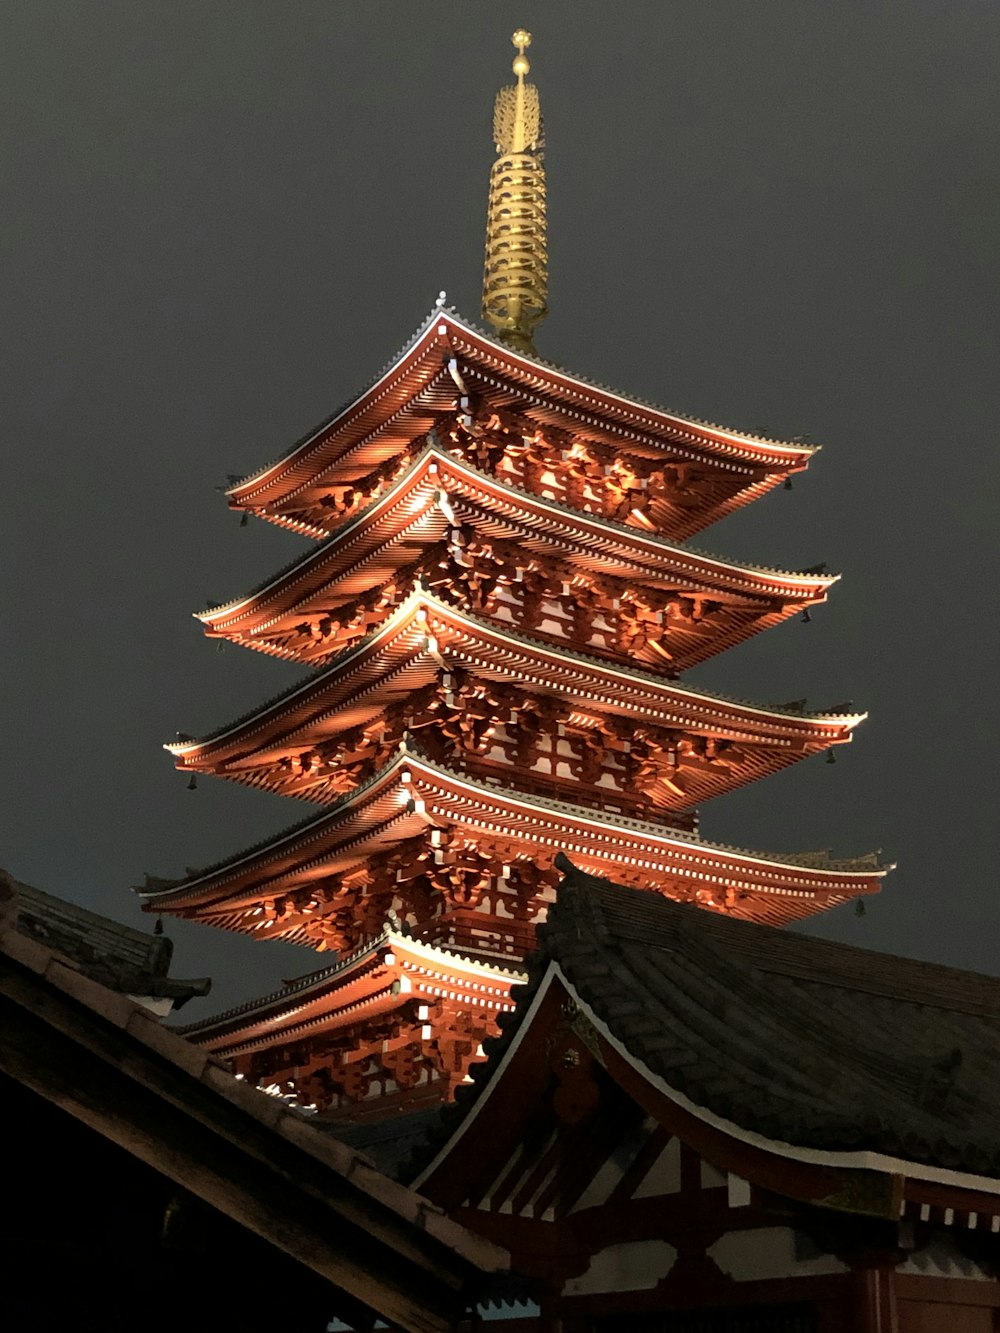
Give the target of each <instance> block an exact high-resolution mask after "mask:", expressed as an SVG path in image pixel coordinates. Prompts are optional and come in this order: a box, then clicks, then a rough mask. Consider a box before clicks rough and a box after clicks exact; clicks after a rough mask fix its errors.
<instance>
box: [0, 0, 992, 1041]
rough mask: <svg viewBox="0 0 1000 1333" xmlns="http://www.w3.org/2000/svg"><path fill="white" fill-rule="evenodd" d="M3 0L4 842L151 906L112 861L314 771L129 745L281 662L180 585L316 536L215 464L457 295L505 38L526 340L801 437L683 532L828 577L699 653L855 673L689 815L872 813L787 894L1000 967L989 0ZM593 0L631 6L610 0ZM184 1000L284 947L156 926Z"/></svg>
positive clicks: (847, 927) (808, 837) (828, 820)
mask: <svg viewBox="0 0 1000 1333" xmlns="http://www.w3.org/2000/svg"><path fill="white" fill-rule="evenodd" d="M610 13H611V7H610V6H609V5H608V4H607V0H599V2H595V0H545V3H540V2H539V0H522V3H520V4H518V5H512V4H509V3H507V2H506V0H492V2H491V3H486V2H485V0H478V2H477V0H438V2H436V3H433V4H431V3H405V4H404V3H401V2H400V3H386V0H382V2H381V3H373V2H371V0H369V3H361V2H360V0H357V2H356V3H349V4H347V3H334V0H325V3H319V2H318V0H317V2H315V3H309V2H307V0H272V3H265V0H238V2H237V0H233V2H232V3H229V2H226V3H223V2H222V0H196V3H178V2H177V0H174V2H173V3H169V4H155V3H151V2H150V0H127V2H125V0H92V2H91V3H76V2H74V0H8V3H7V4H6V5H5V6H4V7H3V12H2V16H0V47H2V49H3V51H4V53H5V58H4V65H5V68H4V71H3V77H2V80H0V88H2V90H3V92H2V95H3V100H4V107H3V112H2V115H0V134H2V136H3V140H4V150H5V151H4V158H5V163H6V165H5V169H4V173H3V179H4V189H5V197H4V199H3V202H2V206H0V228H2V236H3V258H2V265H0V285H2V295H0V309H2V311H3V317H4V320H5V324H6V339H5V349H4V362H5V365H4V374H3V377H2V378H3V384H2V389H0V394H2V399H3V453H4V459H5V473H4V492H5V503H4V519H3V528H2V531H3V547H4V554H3V561H2V567H0V582H2V602H3V607H4V618H3V637H4V643H5V651H4V654H3V660H4V664H5V667H6V672H5V684H4V689H3V692H2V708H3V712H4V718H3V732H2V736H3V763H2V775H3V784H4V785H3V792H2V829H0V864H3V865H5V866H6V867H7V868H9V869H10V870H11V871H12V872H13V873H14V874H15V875H16V876H18V877H19V878H21V879H24V880H27V881H29V882H32V883H35V884H37V885H38V886H39V887H41V888H44V889H46V890H48V891H50V892H53V893H56V894H60V895H62V896H64V897H68V898H72V899H75V900H77V901H80V902H83V903H86V904H87V905H89V906H91V907H94V908H96V909H97V910H99V911H102V912H106V913H108V914H109V915H112V916H116V917H120V918H121V919H124V920H128V921H131V922H133V923H137V924H141V923H142V922H143V921H145V922H146V923H147V924H148V925H151V922H150V921H149V919H148V918H142V917H140V915H139V912H138V908H137V907H136V905H135V903H134V901H133V899H132V896H131V894H130V891H129V886H130V885H131V884H134V883H136V882H138V881H139V880H141V877H142V873H143V871H145V870H149V871H151V872H153V873H156V874H162V875H177V874H180V873H183V869H184V867H185V866H187V865H192V866H197V865H200V864H205V863H207V862H210V861H215V860H217V859H219V858H220V857H222V856H224V855H227V854H228V853H230V852H234V851H236V850H238V849H239V848H241V847H243V846H245V845H246V844H248V843H251V842H254V841H256V840H258V839H260V838H262V837H264V836H265V835H267V834H269V833H271V832H274V831H277V830H279V829H280V828H282V827H284V826H285V825H287V824H290V823H292V822H293V821H294V820H297V819H299V818H301V817H302V816H303V815H304V814H305V813H306V810H307V807H304V806H301V805H295V804H292V803H290V802H288V801H283V800H279V799H278V798H276V797H268V796H265V795H263V794H260V793H255V792H251V791H247V790H244V789H242V788H239V787H230V786H228V785H226V784H222V783H211V782H202V784H201V786H200V787H199V789H198V791H197V792H195V793H191V792H188V791H187V790H186V788H185V780H184V779H183V778H182V777H181V776H180V775H179V774H177V773H175V772H174V770H173V768H172V765H171V762H170V760H169V758H168V756H166V755H165V754H164V753H163V752H162V750H161V749H160V745H161V742H163V741H165V740H169V739H171V738H172V737H173V735H174V733H175V732H176V731H177V730H182V731H186V732H190V733H194V734H200V733H202V732H204V731H206V730H208V729H211V728H213V727H215V726H217V725H220V724H221V723H223V722H226V721H228V720H230V719H231V718H233V717H235V716H236V715H238V714H240V713H242V712H244V711H245V710H246V709H248V708H249V707H251V706H252V705H253V704H255V703H256V702H257V701H259V700H262V699H263V698H264V697H266V696H268V695H271V694H273V693H275V692H277V691H278V690H279V689H281V688H282V687H283V686H284V685H286V684H287V683H289V682H290V681H291V680H292V679H294V678H295V676H296V671H295V669H293V668H290V667H288V666H287V665H285V664H282V663H279V662H276V661H273V660H271V659H270V658H266V657H263V656H260V655H257V654H253V653H250V652H241V651H239V650H237V649H233V648H230V649H228V650H227V651H226V652H225V653H224V654H221V655H220V654H218V653H217V652H216V650H215V648H214V647H213V646H212V645H211V644H210V643H207V642H206V641H204V640H203V639H202V637H201V634H200V631H199V628H198V626H197V625H196V622H194V621H193V620H192V619H191V612H192V611H194V610H196V609H199V608H201V607H202V606H204V605H205V604H206V603H207V602H209V601H211V600H215V599H218V600H221V599H223V598H228V597H230V596H236V595H238V594H240V593H242V592H244V591H246V590H248V589H249V588H250V587H251V586H253V585H254V584H256V583H257V582H258V581H259V580H261V579H262V578H263V577H264V576H265V575H267V574H268V573H270V572H271V571H272V570H274V569H275V568H276V567H278V566H279V565H280V564H284V563H285V562H287V561H288V560H290V559H292V558H293V557H294V556H295V555H296V554H297V553H298V552H299V551H300V550H304V549H305V548H306V543H304V542H302V541H300V540H299V539H297V538H295V537H294V536H293V535H291V534H289V533H284V532H281V531H278V530H275V529H271V528H269V527H268V526H267V525H265V524H260V523H252V524H251V525H250V526H249V527H248V528H245V529H240V527H239V520H238V518H237V517H236V516H235V515H233V514H230V513H229V512H228V511H227V509H226V505H225V501H224V499H223V497H222V496H221V495H220V494H219V493H218V490H217V488H218V487H219V486H220V485H222V484H224V483H225V480H226V476H227V474H228V473H237V474H244V473H247V472H250V471H254V470H256V469H257V468H258V467H260V466H261V465H262V464H264V463H265V462H267V461H268V460H270V459H271V458H273V457H276V456H278V455H279V454H281V453H283V452H284V451H285V450H286V448H287V447H288V446H289V444H290V443H291V442H292V441H293V440H295V439H296V438H298V437H299V436H300V435H301V434H302V433H303V432H304V431H306V430H307V429H308V428H309V427H310V426H312V425H313V424H314V423H315V422H316V421H318V420H319V419H320V418H322V417H324V416H326V415H327V414H329V413H330V412H331V411H333V409H334V408H335V407H337V406H338V405H339V404H340V403H341V402H342V401H343V400H344V399H345V398H347V397H348V396H350V395H351V394H353V393H354V392H355V391H356V390H357V389H359V388H361V387H362V386H363V385H364V383H365V382H366V381H367V380H368V379H370V378H371V377H372V376H374V375H375V374H376V373H377V372H378V371H379V369H380V368H381V367H382V365H383V364H384V363H385V361H386V360H387V359H388V358H389V357H390V356H392V355H393V354H394V353H395V351H396V350H397V348H398V347H399V346H400V345H401V344H402V343H403V342H404V341H405V340H406V339H407V338H408V337H409V335H410V333H411V332H412V330H413V329H414V328H415V327H416V325H417V324H418V322H419V321H420V320H421V319H422V317H423V316H424V314H425V313H426V311H427V310H428V309H429V307H430V305H431V303H432V301H433V299H434V297H435V296H436V294H437V292H438V290H439V289H441V288H445V289H447V292H448V298H449V301H450V302H451V303H453V304H455V305H456V307H457V308H458V309H459V311H461V312H464V313H466V314H467V315H469V316H471V317H474V318H478V297H479V291H478V287H479V277H480V260H481V249H482V224H483V216H484V212H485V200H486V184H487V176H488V172H489V167H490V163H491V161H492V156H493V152H492V145H491V143H490V130H489V122H490V112H491V105H492V98H493V95H494V92H495V90H496V88H497V86H498V85H499V84H500V83H501V82H503V81H505V80H506V79H507V78H508V77H509V68H510V66H509V61H510V58H511V56H512V54H513V49H512V48H511V46H510V44H509V35H510V32H511V30H512V29H513V28H514V27H515V26H517V25H518V24H521V23H524V24H526V25H527V26H529V27H530V28H531V29H532V31H533V32H534V34H535V42H534V45H533V47H532V50H531V57H532V61H533V77H535V79H536V80H537V83H538V85H539V88H540V91H541V95H542V104H543V109H544V113H545V116H546V129H547V139H548V152H547V169H548V179H549V192H550V219H549V220H550V258H551V305H552V313H551V315H550V317H549V319H548V321H547V323H546V324H545V325H544V326H543V327H542V329H541V331H540V335H539V338H538V342H539V349H540V351H541V353H542V354H543V355H544V356H546V357H549V358H551V359H552V360H555V361H558V362H560V363H561V364H563V365H565V366H567V367H568V368H569V369H572V370H575V371H577V372H579V373H581V374H584V375H589V376H591V377H594V378H596V379H598V380H601V381H603V382H606V383H609V384H612V385H614V386H615V387H616V388H618V389H620V390H622V391H624V392H632V393H635V394H637V395H639V396H642V397H647V398H651V399H653V400H655V401H657V402H659V403H662V404H663V405H664V406H667V407H670V408H673V409H675V410H677V411H680V412H687V413H689V414H692V415H695V416H699V417H705V418H708V419H709V420H713V421H718V422H721V423H724V424H729V425H732V426H736V427H741V428H744V429H750V430H760V431H763V432H766V433H770V434H774V435H778V436H793V435H800V434H802V435H806V436H808V437H809V438H811V439H813V440H815V441H817V442H820V443H822V444H823V445H824V451H823V453H822V454H821V455H820V456H819V457H818V458H817V459H816V460H815V462H814V464H813V466H812V468H811V470H810V473H809V474H808V476H807V477H805V478H802V479H801V480H797V481H796V484H795V488H794V490H793V491H792V492H791V493H790V494H789V493H786V492H783V491H779V492H777V493H775V494H773V495H771V496H769V497H767V498H766V499H765V500H763V501H761V502H760V503H758V504H756V505H754V506H752V507H750V508H749V509H747V510H745V511H744V512H743V513H742V514H740V515H738V516H736V517H735V518H732V519H730V520H727V521H726V522H724V523H722V524H720V525H719V526H718V527H716V528H713V529H711V530H709V531H708V532H707V533H705V534H702V535H701V537H700V538H696V539H695V544H697V545H700V546H702V547H704V548H706V549H708V550H711V551H716V552H718V553H720V554H724V555H729V556H733V557H735V558H740V559H746V560H750V561H757V562H761V563H777V564H782V565H784V566H786V567H788V568H796V567H802V566H806V565H812V564H814V563H816V562H817V561H820V560H825V561H827V562H828V564H829V566H830V567H831V568H833V569H837V570H841V571H843V575H844V578H843V582H842V583H841V584H840V585H839V586H838V587H837V588H836V589H835V590H834V592H833V595H832V597H831V601H830V603H829V605H828V606H827V607H824V608H821V609H820V610H819V611H817V612H816V613H814V615H813V620H812V623H811V624H810V625H802V624H800V623H798V622H797V621H796V622H793V623H790V624H788V625H786V626H783V627H781V628H779V629H776V630H773V631H771V632H770V633H769V634H766V635H762V636H759V637H758V638H757V639H755V640H754V641H752V642H751V643H749V644H746V645H744V646H743V647H741V648H738V649H735V650H733V651H732V652H730V653H727V654H726V655H725V656H724V657H722V658H721V659H719V660H717V661H715V662H713V663H710V664H708V665H707V666H706V667H703V668H701V669H700V670H698V671H697V672H695V673H693V674H692V676H691V677H690V679H691V680H692V682H693V683H696V684H703V685H706V686H709V687H713V688H717V689H722V690H725V691H726V692H728V693H732V694H736V695H740V696H743V697H746V698H750V699H753V700H757V701H760V702H774V701H782V700H787V699H794V698H798V697H801V696H802V695H807V696H808V698H809V701H810V705H811V706H817V707H819V706H823V705H831V704H836V703H839V702H841V701H843V700H845V699H852V700H854V702H855V703H856V704H858V705H859V706H862V707H864V708H867V709H869V710H870V713H871V718H870V720H869V721H868V722H867V723H865V724H864V725H863V727H862V728H861V730H860V732H859V734H858V736H857V740H856V742H855V744H854V745H853V746H851V747H850V749H841V750H840V751H839V753H838V760H839V762H838V763H837V765H836V766H834V767H830V766H827V765H826V764H824V763H822V762H821V761H820V760H818V759H814V760H812V761H810V762H808V763H806V764H802V765H799V766H798V767H796V768H794V769H790V770H787V771H786V772H785V773H783V774H781V775H779V776H778V777H775V778H772V779H771V780H770V781H769V782H766V783H761V784H757V785H756V786H755V787H753V788H751V789H749V790H746V791H743V792H738V793H735V794H733V795H732V796H730V797H727V798H724V799H722V800H720V801H717V802H715V803H714V804H713V805H712V806H710V807H709V808H708V809H706V810H705V811H704V814H703V832H704V834H705V836H706V837H709V838H714V839H717V840H720V841H724V842H732V843H736V844H738V845H742V846H750V847H756V848H761V849H764V850H771V851H781V850H805V849H809V848H815V847H824V846H832V847H833V848H834V849H835V850H836V851H837V852H839V853H842V854H850V853H853V852H861V851H866V850H869V849H871V848H873V847H882V848H884V849H885V853H886V855H887V856H889V857H891V858H893V859H896V860H898V862H899V869H898V871H897V872H896V874H895V875H893V876H892V878H891V880H890V882H889V886H888V887H887V888H886V890H885V891H884V893H883V894H882V896H881V897H880V898H878V899H876V900H869V910H868V914H867V916H865V917H864V918H863V919H858V918H856V917H855V916H854V915H853V912H852V909H851V908H846V909H841V910H840V911H838V912H834V913H831V914H829V915H827V916H826V917H824V918H822V919H820V920H818V921H816V922H814V923H812V924H811V925H810V926H809V929H810V930H812V931H814V932H815V933H817V934H823V935H825V936H828V937H832V938H836V939H841V940H847V941H850V942H854V943H860V944H867V945H871V946H872V947H875V948H879V949H886V950H892V951H898V952H900V953H905V954H911V955H914V956H917V957H922V958H929V959H934V960H938V961H942V962H947V963H952V964H957V965H960V966H966V967H972V968H979V969H982V970H985V971H990V972H1000V958H998V956H997V936H998V926H1000V901H998V885H997V875H996V871H995V864H996V828H995V826H996V809H997V794H998V793H997V777H996V774H997V765H998V756H1000V728H998V725H997V722H998V717H997V712H998V710H997V696H998V671H997V667H998V647H1000V635H998V632H997V623H998V622H997V613H996V607H995V601H996V587H997V582H998V575H1000V569H998V559H997V539H996V538H997V514H998V501H1000V494H998V492H1000V486H998V480H1000V466H998V456H1000V447H998V440H997V432H996V423H997V420H998V417H1000V411H998V404H997V402H996V398H995V386H996V370H997V352H998V348H997V341H998V323H997V311H998V309H1000V304H998V276H1000V195H998V163H1000V77H998V70H1000V8H998V6H997V5H996V3H995V0H978V2H977V0H938V2H937V3H931V0H909V3H896V4H892V3H878V2H877V0H854V2H853V3H852V2H850V0H827V2H825V3H822V4H818V3H813V4H804V3H802V0H756V2H755V3H753V4H748V3H747V0H674V2H673V3H664V0H647V2H646V3H630V4H628V5H625V6H621V7H619V8H618V9H617V11H616V13H617V15H618V17H615V19H614V20H613V21H611V20H610V19H609V14H610ZM622 15H624V17H622ZM168 933H170V934H171V935H172V936H173V937H174V939H175V940H176V943H177V946H178V948H177V956H176V962H175V969H174V970H175V972H176V973H177V974H178V975H192V974H202V973H206V972H207V973H211V974H213V975H214V976H215V978H216V989H215V992H214V994H213V996H212V997H211V999H210V1000H209V1001H207V1002H203V1003H202V1004H201V1006H200V1010H197V1011H196V1010H195V1008H194V1006H192V1009H191V1010H189V1011H186V1016H187V1014H188V1013H190V1015H191V1016H192V1017H197V1016H198V1012H201V1013H208V1012H211V1010H212V1009H215V1008H220V1007H222V1006H223V1005H225V1004H229V1003H232V1002H234V1001H236V1000H239V999H243V998H247V997H249V996H250V995H252V994H254V993H256V992H260V991H262V990H265V989H269V988H270V987H272V986H273V985H274V984H275V983H276V981H277V979H278V978H279V977H281V976H282V975H286V976H287V975H296V974H299V973H302V972H305V971H308V970H310V969H311V968H312V967H313V966H315V964H316V961H317V960H316V957H315V955H313V954H312V953H309V952H307V951H304V950H300V949H292V948H291V947H290V946H275V945H262V944H252V943H251V942H250V941H247V940H244V939H242V938H232V937H228V936H225V935H223V934H221V933H218V932H213V931H210V930H208V929H206V928H200V927H193V926H183V925H180V924H172V923H171V924H168Z"/></svg>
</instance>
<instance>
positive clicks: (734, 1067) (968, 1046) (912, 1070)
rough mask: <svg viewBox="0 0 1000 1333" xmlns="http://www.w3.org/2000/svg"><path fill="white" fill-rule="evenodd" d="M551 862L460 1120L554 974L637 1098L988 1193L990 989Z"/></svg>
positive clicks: (998, 1123)
mask: <svg viewBox="0 0 1000 1333" xmlns="http://www.w3.org/2000/svg"><path fill="white" fill-rule="evenodd" d="M562 865H563V868H564V870H566V872H567V873H566V878H565V880H564V881H563V883H562V885H561V886H560V890H559V894H558V900H557V902H556V903H555V905H554V906H553V907H552V908H551V909H550V911H549V916H548V920H547V922H546V923H545V924H544V925H543V926H541V927H540V928H539V931H538V940H539V953H538V954H537V955H535V957H534V958H533V959H531V960H529V966H530V972H531V978H532V980H531V982H530V984H529V986H528V987H527V988H526V989H525V990H523V991H518V990H515V991H514V992H513V995H514V998H515V1000H516V1010H515V1013H514V1015H513V1017H512V1019H510V1020H508V1021H507V1024H505V1032H504V1036H503V1037H502V1038H501V1039H500V1042H499V1045H498V1046H497V1045H496V1044H494V1046H493V1049H491V1051H490V1059H489V1063H488V1064H487V1065H484V1066H479V1067H478V1068H476V1069H475V1072H474V1078H475V1080H476V1087H475V1088H473V1089H470V1090H469V1093H467V1094H464V1095H462V1096H464V1098H465V1100H463V1101H462V1102H461V1105H462V1107H463V1110H462V1111H461V1112H459V1113H458V1114H460V1115H462V1116H464V1117H465V1120H466V1121H468V1120H469V1118H470V1112H471V1113H474V1112H475V1111H476V1108H477V1106H478V1103H479V1102H480V1101H481V1100H485V1099H486V1098H488V1097H489V1096H490V1092H491V1088H492V1086H493V1083H494V1082H496V1080H497V1077H498V1074H499V1072H500V1071H501V1069H502V1067H505V1066H506V1063H507V1062H508V1060H509V1057H510V1048H511V1047H512V1045H515V1044H516V1043H517V1041H518V1040H519V1034H520V1035H521V1036H523V1034H524V1029H525V1028H526V1027H527V1026H528V1025H530V1022H531V1013H532V1012H533V1007H534V1006H535V1002H536V1001H537V999H538V998H539V995H540V992H541V991H542V990H543V988H544V987H545V985H546V984H548V982H550V981H551V979H552V976H553V974H558V976H559V977H560V978H561V979H562V980H563V981H564V982H565V983H566V984H567V985H568V986H569V987H570V989H571V990H572V992H573V994H574V995H575V996H576V997H577V998H578V1000H579V1002H580V1004H581V1006H582V1007H583V1010H584V1012H585V1013H586V1015H587V1017H588V1018H589V1020H590V1021H591V1022H592V1023H593V1025H594V1028H595V1030H596V1032H597V1033H599V1034H600V1037H601V1040H602V1041H603V1042H606V1043H608V1045H609V1046H610V1047H612V1048H614V1050H616V1051H617V1052H619V1053H620V1055H621V1056H622V1057H623V1059H624V1060H625V1061H626V1062H627V1063H628V1064H629V1065H631V1066H632V1067H633V1068H634V1069H636V1070H637V1071H639V1072H640V1073H641V1075H642V1077H643V1079H644V1080H646V1081H647V1083H649V1084H650V1085H652V1086H655V1087H656V1088H657V1089H659V1090H660V1091H661V1092H664V1093H666V1094H667V1095H668V1096H669V1097H670V1098H672V1099H673V1100H674V1102H676V1103H678V1104H680V1105H682V1106H683V1107H685V1108H686V1109H687V1110H688V1111H689V1112H691V1113H693V1115H694V1116H695V1117H697V1118H699V1119H700V1120H701V1121H703V1122H705V1123H708V1124H711V1125H713V1126H715V1127H721V1128H722V1129H723V1130H725V1131H726V1132H727V1133H728V1134H729V1135H730V1136H732V1137H736V1138H741V1139H742V1140H743V1141H744V1142H745V1143H746V1144H748V1145H751V1146H752V1145H756V1146H757V1147H759V1148H763V1149H768V1150H770V1151H776V1152H779V1153H781V1154H784V1155H785V1156H788V1157H795V1156H796V1154H797V1155H798V1157H799V1160H801V1161H802V1162H804V1163H808V1162H813V1163H822V1162H825V1163H827V1164H828V1165H837V1164H838V1163H841V1164H853V1165H854V1166H861V1167H869V1168H872V1169H874V1170H883V1171H890V1172H891V1171H895V1172H899V1173H902V1174H904V1175H918V1176H919V1175H920V1174H921V1170H917V1169H915V1168H914V1166H913V1164H915V1163H917V1164H924V1167H923V1168H922V1171H923V1175H924V1178H925V1179H926V1180H928V1181H938V1182H939V1183H942V1184H948V1183H950V1184H952V1185H956V1184H964V1185H965V1186H966V1187H969V1188H972V1187H974V1186H975V1178H976V1177H980V1178H986V1179H981V1181H980V1187H981V1188H988V1189H989V1190H990V1192H991V1193H995V1192H996V1190H997V1187H998V1186H997V1178H998V1177H1000V1105H998V1102H997V1097H996V1075H995V1071H996V1068H997V1064H998V1061H1000V978H995V977H988V976H982V975H979V974H976V973H971V972H963V971H959V970H957V969H954V968H949V967H942V966H939V965H936V964H930V963H922V962H916V961H914V960H911V959H907V958H897V957H894V956H891V955H888V954H881V953H874V952H872V951H869V950H867V949H859V948H856V947H853V946H850V945H845V944H834V943H829V942H827V941H822V940H814V939H809V938H807V937H805V936H801V935H795V934H789V933H787V932H785V931H775V930H772V929H770V928H769V927H766V926H759V925H756V924H754V923H751V922H746V921H739V920H734V919H731V918H724V917H721V916H718V915H714V914H709V913H705V912H701V911H698V910H697V909H694V908H691V907H688V906H686V905H683V904H679V903H676V902H672V901H670V900H668V899H665V898H662V897H660V896H658V895H656V894H651V893H644V892H641V891H636V890H635V889H629V888H625V887H623V886H622V885H619V884H613V883H610V882H608V881H607V880H603V879H598V878H594V877H593V876H590V875H587V874H584V873H582V872H580V871H579V870H577V869H576V868H575V867H573V866H572V865H571V864H570V863H569V862H568V861H567V860H566V859H565V858H564V859H563V861H562ZM451 1114H452V1116H453V1117H454V1116H455V1114H456V1113H455V1112H453V1113H451ZM451 1138H452V1141H454V1138H455V1129H454V1128H453V1129H452V1130H451ZM810 1150H811V1151H812V1155H811V1156H810V1155H809V1153H810ZM820 1150H822V1151H820ZM907 1164H909V1165H907ZM935 1169H936V1170H935ZM958 1172H962V1173H970V1175H971V1179H970V1176H966V1177H964V1178H963V1179H962V1180H960V1179H959V1177H958V1175H957V1174H956V1173H958ZM970 1225H972V1223H970Z"/></svg>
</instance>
